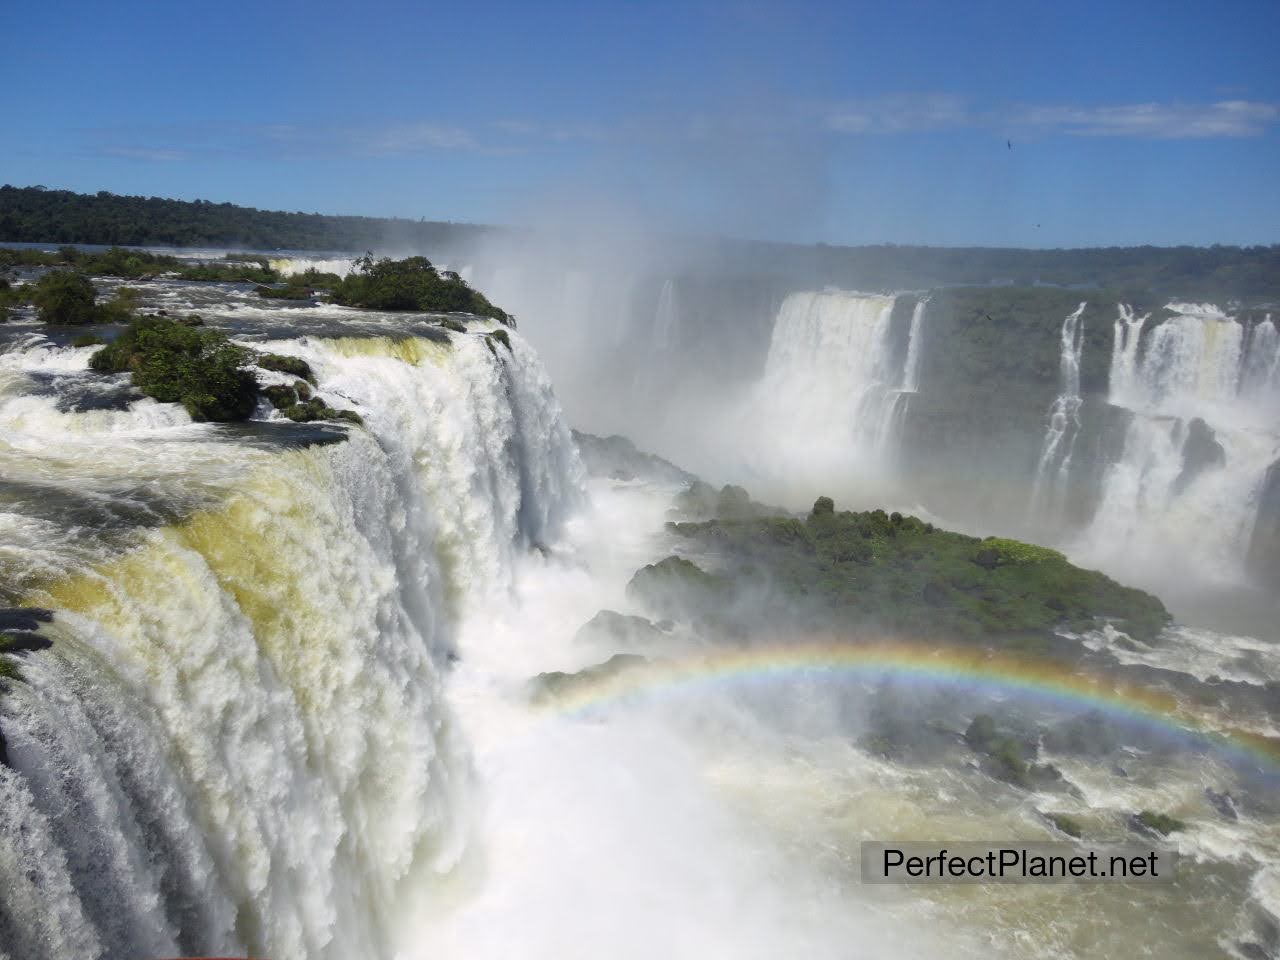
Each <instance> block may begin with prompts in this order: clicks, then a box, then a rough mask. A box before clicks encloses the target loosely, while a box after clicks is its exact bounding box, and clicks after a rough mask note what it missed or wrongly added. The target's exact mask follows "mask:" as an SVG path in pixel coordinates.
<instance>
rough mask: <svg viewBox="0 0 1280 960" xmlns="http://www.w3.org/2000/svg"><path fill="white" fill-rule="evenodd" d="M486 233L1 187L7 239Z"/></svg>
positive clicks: (304, 239) (376, 238)
mask: <svg viewBox="0 0 1280 960" xmlns="http://www.w3.org/2000/svg"><path fill="white" fill-rule="evenodd" d="M486 229H487V228H485V227H478V226H474V225H471V224H452V223H439V222H434V221H414V220H401V219H381V218H377V217H336V216H326V215H323V214H319V213H285V212H282V211H275V210H256V209H254V208H252V207H238V206H235V205H234V204H230V203H211V202H209V201H208V200H195V201H190V202H188V201H185V200H166V199H163V198H161V197H125V196H120V195H118V194H114V193H108V192H106V191H105V190H103V191H99V192H98V193H96V194H83V193H73V192H72V191H70V190H45V189H43V188H40V187H12V186H8V185H5V186H3V187H0V240H7V241H9V242H20V243H95V244H97V243H100V244H106V245H120V246H142V245H161V246H174V247H198V246H222V247H225V246H237V247H249V248H257V249H262V250H277V249H287V250H371V249H375V248H377V247H381V246H385V245H386V244H387V243H388V242H391V241H394V242H397V243H404V244H410V245H419V246H438V245H440V244H443V243H446V242H449V243H455V244H456V243H458V242H460V241H463V240H466V239H468V238H471V237H475V236H479V235H480V234H482V233H484V232H485V230H486Z"/></svg>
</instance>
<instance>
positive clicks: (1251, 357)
mask: <svg viewBox="0 0 1280 960" xmlns="http://www.w3.org/2000/svg"><path fill="white" fill-rule="evenodd" d="M1242 390H1243V392H1244V393H1245V394H1246V395H1247V396H1250V397H1257V398H1260V399H1261V400H1262V401H1263V402H1267V401H1268V400H1270V401H1272V402H1273V403H1274V401H1275V400H1276V398H1277V397H1280V332H1277V330H1276V325H1275V323H1274V322H1272V320H1271V314H1269V313H1268V314H1267V316H1266V319H1265V320H1263V321H1262V322H1261V323H1259V324H1258V325H1257V326H1255V327H1254V328H1253V334H1252V336H1251V337H1250V339H1249V352H1248V355H1247V357H1246V359H1245V367H1244V383H1243V387H1242Z"/></svg>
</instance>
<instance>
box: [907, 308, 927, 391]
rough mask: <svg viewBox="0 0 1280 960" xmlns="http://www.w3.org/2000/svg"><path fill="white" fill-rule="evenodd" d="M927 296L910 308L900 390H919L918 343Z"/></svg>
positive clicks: (920, 338)
mask: <svg viewBox="0 0 1280 960" xmlns="http://www.w3.org/2000/svg"><path fill="white" fill-rule="evenodd" d="M928 304H929V298H928V297H921V298H920V299H919V300H917V301H916V305H915V306H914V307H912V308H911V328H910V330H909V331H908V333H907V359H906V362H905V363H904V364H903V366H902V390H903V392H904V393H918V392H919V390H920V343H921V340H922V339H923V337H922V331H923V328H924V311H925V307H926V306H928Z"/></svg>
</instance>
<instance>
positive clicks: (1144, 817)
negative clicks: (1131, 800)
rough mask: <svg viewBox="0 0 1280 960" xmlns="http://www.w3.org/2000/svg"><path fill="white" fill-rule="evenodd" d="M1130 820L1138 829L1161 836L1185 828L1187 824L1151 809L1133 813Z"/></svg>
mask: <svg viewBox="0 0 1280 960" xmlns="http://www.w3.org/2000/svg"><path fill="white" fill-rule="evenodd" d="M1132 822H1133V825H1134V827H1135V828H1137V829H1138V830H1144V831H1146V832H1148V833H1155V834H1159V835H1160V836H1162V837H1167V836H1168V835H1169V834H1171V833H1177V832H1178V831H1179V830H1185V829H1187V825H1186V824H1185V823H1184V822H1183V821H1181V820H1179V819H1178V818H1177V817H1171V816H1169V815H1168V814H1166V813H1156V812H1154V811H1152V810H1143V811H1141V812H1140V813H1138V814H1135V815H1134V817H1133V820H1132Z"/></svg>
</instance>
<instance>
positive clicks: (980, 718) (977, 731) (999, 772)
mask: <svg viewBox="0 0 1280 960" xmlns="http://www.w3.org/2000/svg"><path fill="white" fill-rule="evenodd" d="M964 742H965V743H967V744H968V745H969V748H970V749H971V750H973V751H974V752H975V753H980V754H982V755H984V757H985V758H986V760H987V761H988V763H987V764H986V765H985V766H986V768H987V770H988V772H990V773H991V774H992V775H993V776H995V777H996V778H997V779H1000V780H1006V781H1008V782H1009V783H1012V784H1014V785H1016V786H1019V787H1026V786H1030V784H1031V766H1030V764H1029V763H1028V761H1030V760H1033V759H1035V755H1036V748H1035V744H1034V743H1030V744H1028V743H1026V742H1023V741H1020V740H1017V739H1015V738H1014V737H1011V736H1009V735H1007V734H1004V733H1002V732H1000V730H998V729H997V727H996V722H995V720H993V719H992V718H991V717H990V716H988V715H987V714H985V713H980V714H978V715H977V716H976V717H974V718H973V720H972V721H971V722H970V724H969V728H968V729H967V730H965V732H964Z"/></svg>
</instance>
